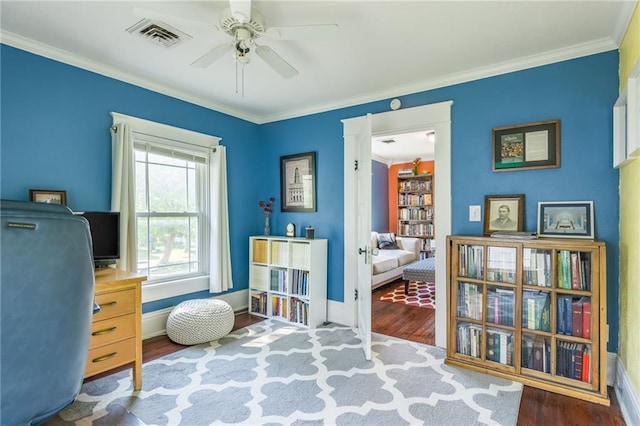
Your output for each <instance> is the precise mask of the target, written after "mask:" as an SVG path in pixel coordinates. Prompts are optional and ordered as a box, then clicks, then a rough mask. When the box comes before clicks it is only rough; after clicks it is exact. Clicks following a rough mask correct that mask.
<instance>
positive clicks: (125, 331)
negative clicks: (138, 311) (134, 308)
mask: <svg viewBox="0 0 640 426" xmlns="http://www.w3.org/2000/svg"><path fill="white" fill-rule="evenodd" d="M135 335H136V317H135V315H134V314H129V315H123V316H120V317H115V318H108V319H106V320H102V321H94V322H93V324H92V325H91V340H90V341H89V349H93V348H95V347H97V346H102V345H106V344H109V343H112V342H116V341H118V340H124V339H126V338H129V337H134V336H135Z"/></svg>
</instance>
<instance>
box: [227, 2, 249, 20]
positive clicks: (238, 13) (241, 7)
mask: <svg viewBox="0 0 640 426" xmlns="http://www.w3.org/2000/svg"><path fill="white" fill-rule="evenodd" d="M229 7H230V8H231V14H232V15H233V17H234V18H236V19H237V20H238V22H240V23H241V24H246V23H247V22H249V21H250V20H251V0H229Z"/></svg>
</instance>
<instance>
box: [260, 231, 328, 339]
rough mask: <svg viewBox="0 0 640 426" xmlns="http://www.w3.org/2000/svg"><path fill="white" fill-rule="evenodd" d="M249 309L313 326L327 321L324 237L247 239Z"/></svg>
mask: <svg viewBox="0 0 640 426" xmlns="http://www.w3.org/2000/svg"><path fill="white" fill-rule="evenodd" d="M249 312H250V313H252V314H254V315H259V316H263V317H265V318H274V319H278V320H282V321H288V322H292V323H295V324H298V325H301V326H306V327H310V328H315V327H318V326H319V325H321V324H322V323H324V322H325V321H326V320H327V240H326V239H313V240H310V239H309V240H308V239H305V238H288V237H278V236H270V237H266V236H265V237H250V238H249Z"/></svg>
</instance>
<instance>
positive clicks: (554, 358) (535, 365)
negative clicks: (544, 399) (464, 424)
mask: <svg viewBox="0 0 640 426" xmlns="http://www.w3.org/2000/svg"><path fill="white" fill-rule="evenodd" d="M447 248H448V253H449V257H448V262H447V264H448V265H449V267H448V270H447V282H448V286H447V300H448V303H449V310H448V312H449V313H448V315H449V318H448V321H447V327H448V330H447V336H448V337H447V338H448V339H449V340H448V344H447V358H446V362H447V363H448V364H452V365H458V366H462V367H467V368H471V369H475V370H477V371H482V372H486V373H489V374H495V375H498V376H502V377H505V378H509V379H512V380H518V381H521V382H522V383H524V384H526V385H529V386H533V387H538V388H541V389H545V390H548V391H552V392H557V393H560V394H564V395H568V396H572V397H575V398H580V399H584V400H587V401H592V402H597V403H600V404H604V405H609V399H608V396H607V383H606V371H607V357H606V249H605V245H604V243H602V242H598V241H590V240H581V239H500V238H489V237H473V236H469V237H466V236H449V237H448V238H447Z"/></svg>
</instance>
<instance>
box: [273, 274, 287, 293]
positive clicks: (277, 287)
mask: <svg viewBox="0 0 640 426" xmlns="http://www.w3.org/2000/svg"><path fill="white" fill-rule="evenodd" d="M269 289H270V290H271V291H279V292H281V293H286V292H287V270H286V269H272V270H271V275H270V277H269Z"/></svg>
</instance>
